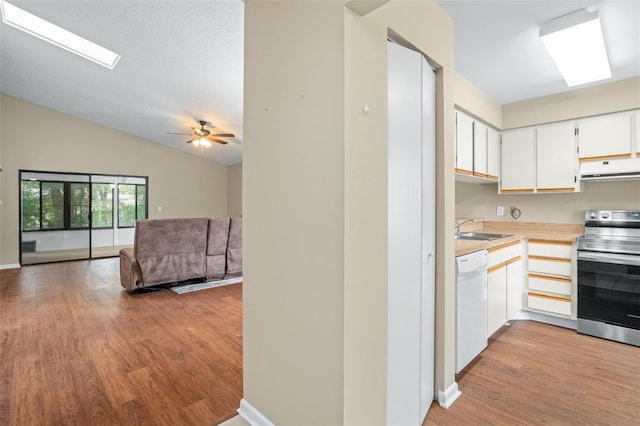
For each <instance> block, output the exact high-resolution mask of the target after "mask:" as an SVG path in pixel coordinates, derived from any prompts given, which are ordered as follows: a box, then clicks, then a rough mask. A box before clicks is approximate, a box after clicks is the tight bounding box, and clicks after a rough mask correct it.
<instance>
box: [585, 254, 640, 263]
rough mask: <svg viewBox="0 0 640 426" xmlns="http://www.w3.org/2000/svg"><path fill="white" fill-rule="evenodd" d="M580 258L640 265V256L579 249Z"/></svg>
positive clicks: (591, 260)
mask: <svg viewBox="0 0 640 426" xmlns="http://www.w3.org/2000/svg"><path fill="white" fill-rule="evenodd" d="M578 260H586V261H590V262H600V263H617V264H619V265H631V266H640V256H633V255H627V254H613V253H594V252H590V251H578Z"/></svg>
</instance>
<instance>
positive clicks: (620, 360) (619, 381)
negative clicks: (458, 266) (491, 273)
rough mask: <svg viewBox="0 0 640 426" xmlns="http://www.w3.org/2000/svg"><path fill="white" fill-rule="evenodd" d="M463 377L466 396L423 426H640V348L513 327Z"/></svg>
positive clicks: (525, 325)
mask: <svg viewBox="0 0 640 426" xmlns="http://www.w3.org/2000/svg"><path fill="white" fill-rule="evenodd" d="M511 324H512V325H511V326H508V327H503V328H502V329H501V330H500V331H498V333H496V335H494V336H495V337H493V338H491V339H490V344H489V347H488V348H487V349H485V350H484V351H483V352H482V353H481V354H480V356H479V357H478V358H476V360H474V361H473V362H472V364H470V365H469V366H467V368H465V369H464V370H463V371H462V372H461V373H460V374H459V375H458V376H457V380H456V381H457V382H458V385H459V388H460V390H461V391H462V396H461V397H460V398H458V400H457V401H456V402H455V403H454V404H453V405H452V406H451V407H450V408H449V409H448V410H445V409H443V408H441V407H440V406H439V405H438V404H437V403H434V404H433V405H432V406H431V409H430V411H429V413H428V415H427V418H426V419H425V421H424V423H423V425H425V426H426V425H471V424H472V425H540V424H549V425H616V426H621V425H638V424H640V385H639V384H640V368H639V367H640V348H638V347H635V346H628V345H624V344H621V343H616V342H611V341H608V340H602V339H598V338H595V337H589V336H582V335H579V334H577V333H576V332H575V331H573V330H568V329H564V328H560V327H555V326H551V325H547V324H541V323H537V322H534V321H511Z"/></svg>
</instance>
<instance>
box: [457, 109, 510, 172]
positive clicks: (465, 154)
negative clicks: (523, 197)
mask: <svg viewBox="0 0 640 426" xmlns="http://www.w3.org/2000/svg"><path fill="white" fill-rule="evenodd" d="M455 117H456V122H455V124H456V125H455V128H454V135H455V141H456V165H455V171H456V179H457V180H462V181H466V182H472V183H491V182H497V181H498V175H499V172H500V133H498V131H497V130H495V129H493V128H491V127H489V126H488V125H486V124H485V123H483V122H481V121H479V120H476V119H474V118H473V117H471V116H469V115H467V114H465V113H463V112H460V111H458V110H456V111H455Z"/></svg>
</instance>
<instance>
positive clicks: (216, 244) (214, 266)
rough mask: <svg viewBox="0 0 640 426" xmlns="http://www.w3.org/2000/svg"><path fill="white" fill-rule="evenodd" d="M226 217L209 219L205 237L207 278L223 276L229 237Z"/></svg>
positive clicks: (217, 278)
mask: <svg viewBox="0 0 640 426" xmlns="http://www.w3.org/2000/svg"><path fill="white" fill-rule="evenodd" d="M229 223H230V219H229V218H228V217H216V218H211V219H209V231H208V238H207V279H209V280H221V279H223V278H224V275H225V271H226V263H227V241H228V239H229Z"/></svg>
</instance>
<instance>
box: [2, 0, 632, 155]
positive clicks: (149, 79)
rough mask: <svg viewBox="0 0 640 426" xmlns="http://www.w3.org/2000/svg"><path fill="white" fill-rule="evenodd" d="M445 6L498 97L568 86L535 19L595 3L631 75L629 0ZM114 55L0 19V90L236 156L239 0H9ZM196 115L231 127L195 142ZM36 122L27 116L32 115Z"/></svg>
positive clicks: (463, 53) (469, 74)
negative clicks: (105, 60) (100, 57)
mask: <svg viewBox="0 0 640 426" xmlns="http://www.w3.org/2000/svg"><path fill="white" fill-rule="evenodd" d="M438 2H439V3H440V4H441V5H442V6H443V7H444V8H445V9H446V10H447V12H448V13H449V14H450V15H451V16H452V17H453V19H454V25H455V62H456V68H457V70H458V71H459V72H460V73H461V74H462V75H463V76H465V77H466V78H467V79H468V80H470V81H471V82H472V83H474V84H475V85H476V86H478V87H480V88H481V89H482V90H484V91H485V92H486V93H487V94H488V95H489V96H491V97H492V98H493V99H494V100H496V101H497V102H498V103H500V104H507V103H511V102H516V101H520V100H524V99H530V98H534V97H539V96H544V95H549V94H553V93H559V92H563V91H566V90H569V88H568V87H567V86H566V84H565V83H564V81H563V80H562V77H561V76H560V74H559V73H558V71H557V70H556V68H555V66H554V65H553V63H552V62H551V59H550V58H549V56H548V54H547V52H546V51H545V50H544V48H543V46H542V43H541V42H540V40H539V38H538V30H539V28H540V25H542V24H543V23H544V22H546V21H548V20H551V19H553V18H556V17H558V16H561V15H563V14H565V13H568V12H571V11H574V10H577V9H580V8H583V7H586V6H594V5H595V6H597V8H598V9H599V11H600V15H601V19H602V23H603V31H604V35H605V39H606V40H605V42H606V44H607V48H608V51H609V59H610V61H611V65H612V72H613V78H612V80H621V79H625V78H629V77H634V76H640V0H629V1H625V0H618V1H616V0H608V1H582V0H571V1H561V0H557V1H542V0H508V1H490V0H475V1H472V0H438ZM11 3H13V4H15V5H16V6H18V7H20V8H22V9H24V10H27V11H28V12H31V13H33V14H35V15H37V16H40V17H41V18H44V19H47V20H49V21H51V22H53V23H54V24H56V25H59V26H62V27H64V28H66V29H68V30H70V31H72V32H75V33H77V34H79V35H81V36H83V37H86V38H88V39H90V40H91V41H93V42H95V43H98V44H100V45H103V46H104V47H106V48H108V49H110V50H113V51H115V52H117V53H119V54H121V55H122V59H121V60H120V62H119V63H118V65H117V66H116V67H115V69H114V70H113V71H109V70H108V69H106V68H103V67H101V66H99V65H96V64H94V63H92V62H89V61H86V60H84V59H82V58H80V57H77V56H75V55H73V54H70V53H68V52H66V51H64V50H62V49H59V48H57V47H55V46H52V45H49V44H47V43H45V42H43V41H41V40H39V39H36V38H34V37H32V36H29V35H27V34H25V33H22V32H20V31H18V30H16V29H14V28H11V27H8V26H6V25H4V24H2V25H1V26H0V44H1V49H0V55H1V56H0V91H2V92H3V93H6V94H8V95H11V96H15V97H17V98H21V99H25V100H27V101H29V102H33V103H36V104H39V105H43V106H46V107H48V108H52V109H55V110H59V111H62V112H65V113H67V114H71V115H74V116H76V117H80V118H82V119H85V120H89V121H92V122H95V123H98V124H101V125H104V126H107V127H111V128H114V129H117V130H121V131H123V132H125V133H129V134H132V135H135V136H138V137H141V138H143V139H147V140H149V141H153V142H157V143H161V144H164V145H167V146H171V147H174V148H177V149H181V150H184V151H186V152H190V153H194V154H195V155H201V156H204V157H206V158H208V159H210V160H213V161H216V162H219V163H222V164H235V163H238V162H240V161H241V159H242V145H241V142H242V125H243V122H242V100H243V92H242V90H243V43H244V42H243V33H244V28H243V25H244V16H243V15H244V3H243V2H242V1H240V0H209V1H195V0H192V1H169V0H162V1H158V0H151V1H145V0H137V1H111V0H110V1H107V0H91V1H76V0H72V1H63V0H55V1H53V0H45V1H33V0H28V1H24V0H14V1H12V2H11ZM197 120H205V121H207V122H209V123H212V124H213V125H214V126H216V128H217V129H215V130H219V131H220V132H225V133H226V132H230V133H234V134H236V136H237V137H236V138H235V139H232V140H231V142H230V143H229V144H227V145H224V146H223V145H218V144H214V145H213V146H212V147H211V148H208V149H205V150H203V151H200V150H198V149H196V148H194V147H193V146H191V145H190V144H189V145H187V144H186V143H185V142H186V140H188V139H189V136H179V135H167V134H166V132H185V133H187V132H191V130H190V128H191V127H194V126H196V121H197ZM35 125H37V123H35Z"/></svg>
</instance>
